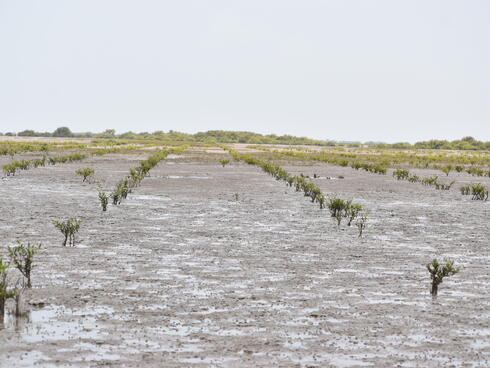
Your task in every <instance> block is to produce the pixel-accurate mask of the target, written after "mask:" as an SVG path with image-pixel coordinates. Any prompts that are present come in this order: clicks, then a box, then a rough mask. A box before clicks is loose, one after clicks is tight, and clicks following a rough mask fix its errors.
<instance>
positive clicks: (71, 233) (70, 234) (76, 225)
mask: <svg viewBox="0 0 490 368" xmlns="http://www.w3.org/2000/svg"><path fill="white" fill-rule="evenodd" d="M52 223H53V225H54V226H55V227H56V228H57V229H58V230H59V231H61V233H62V234H63V235H64V237H65V238H64V240H63V246H64V247H65V246H66V243H67V242H68V244H69V245H71V246H72V247H74V246H75V234H76V233H78V230H79V229H80V224H81V223H82V221H81V220H79V219H77V218H76V217H71V218H69V219H68V220H66V221H57V220H52Z"/></svg>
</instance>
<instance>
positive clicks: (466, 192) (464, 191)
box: [459, 185, 471, 195]
mask: <svg viewBox="0 0 490 368" xmlns="http://www.w3.org/2000/svg"><path fill="white" fill-rule="evenodd" d="M459 191H460V192H461V194H462V195H469V194H470V193H471V186H469V185H463V186H462V187H461V188H459Z"/></svg>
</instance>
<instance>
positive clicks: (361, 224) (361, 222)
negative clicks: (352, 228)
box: [356, 211, 369, 238]
mask: <svg viewBox="0 0 490 368" xmlns="http://www.w3.org/2000/svg"><path fill="white" fill-rule="evenodd" d="M368 215H369V211H364V212H363V213H361V215H360V216H359V218H358V219H357V220H356V226H357V230H359V238H360V237H362V232H363V231H364V229H365V228H366V222H367V217H368Z"/></svg>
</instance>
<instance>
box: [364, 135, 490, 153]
mask: <svg viewBox="0 0 490 368" xmlns="http://www.w3.org/2000/svg"><path fill="white" fill-rule="evenodd" d="M370 146H371V147H373V146H374V147H376V148H395V149H442V150H477V151H490V142H482V141H477V140H476V139H475V138H473V137H464V138H462V139H457V140H454V141H446V140H439V139H431V140H430V141H422V142H417V143H414V144H410V143H393V144H388V143H373V144H371V145H370Z"/></svg>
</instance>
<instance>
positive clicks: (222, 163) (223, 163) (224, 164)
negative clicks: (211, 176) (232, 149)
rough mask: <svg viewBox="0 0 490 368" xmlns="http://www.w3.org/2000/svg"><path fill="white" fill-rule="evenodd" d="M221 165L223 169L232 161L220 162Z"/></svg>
mask: <svg viewBox="0 0 490 368" xmlns="http://www.w3.org/2000/svg"><path fill="white" fill-rule="evenodd" d="M219 163H220V164H221V165H223V167H225V166H226V165H228V164H229V163H230V160H219Z"/></svg>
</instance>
